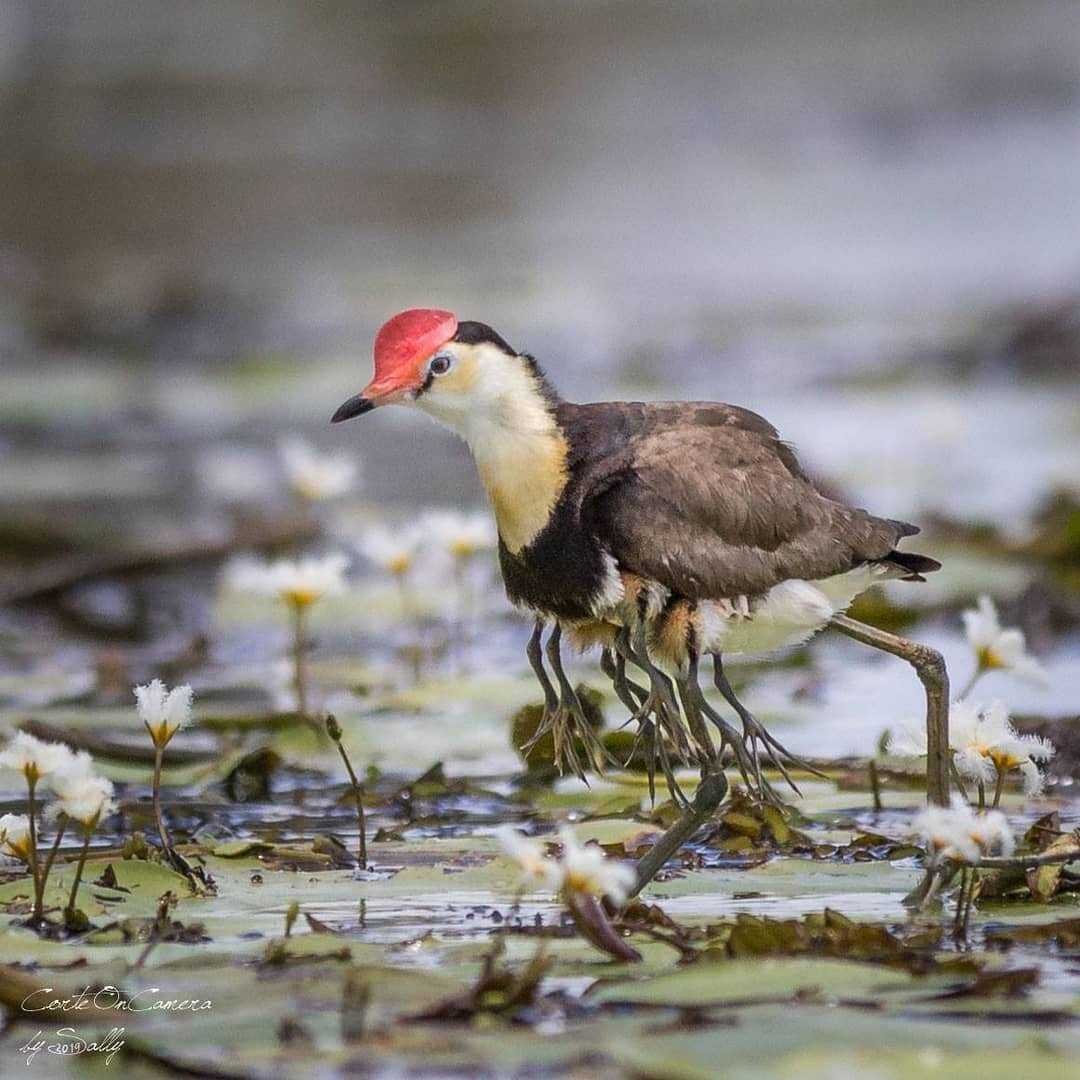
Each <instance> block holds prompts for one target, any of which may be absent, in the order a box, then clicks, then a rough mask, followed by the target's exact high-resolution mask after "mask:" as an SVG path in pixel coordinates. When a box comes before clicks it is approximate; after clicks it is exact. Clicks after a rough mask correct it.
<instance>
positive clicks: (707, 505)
mask: <svg viewBox="0 0 1080 1080" xmlns="http://www.w3.org/2000/svg"><path fill="white" fill-rule="evenodd" d="M386 405H405V406H410V407H413V408H416V409H419V410H420V411H422V412H425V413H427V414H428V415H429V416H431V417H433V418H434V419H435V420H437V421H439V422H441V423H442V424H444V425H446V426H447V427H449V428H450V429H451V430H453V431H454V432H456V433H457V434H458V435H459V436H461V437H462V438H463V439H464V440H465V442H466V443H467V445H468V447H469V449H470V451H471V453H472V456H473V459H474V461H475V464H476V468H477V472H478V474H479V478H480V481H481V484H482V485H483V487H484V489H485V492H486V494H487V497H488V500H489V502H490V504H491V508H492V511H493V513H494V517H495V523H496V525H497V529H498V553H499V563H500V568H501V572H502V577H503V582H504V585H505V589H506V593H507V596H508V598H509V600H510V602H511V603H512V604H514V605H515V606H516V607H518V608H520V609H523V610H524V611H525V612H527V613H528V614H529V615H531V617H532V618H533V620H534V622H533V630H532V634H531V636H530V638H529V642H528V646H527V649H526V652H527V656H528V659H529V662H530V665H531V666H532V668H533V670H534V672H535V673H536V676H537V678H538V680H539V682H540V685H541V687H542V689H543V693H544V700H545V708H544V718H543V721H542V723H541V727H540V729H539V731H538V732H537V735H536V737H537V738H539V737H540V736H541V735H543V734H546V733H548V732H550V733H551V734H552V736H553V739H554V743H555V748H556V757H557V759H558V761H559V763H560V765H561V766H565V767H567V768H569V769H571V770H572V771H573V772H575V773H576V774H577V775H579V776H584V773H585V767H586V764H590V765H592V766H594V767H596V768H598V769H602V768H603V767H604V764H605V761H606V760H609V755H608V753H607V751H606V750H605V749H604V747H603V746H602V744H601V743H600V742H599V740H598V738H597V736H596V735H595V733H594V732H593V729H592V727H591V726H590V725H589V723H588V722H587V720H586V718H585V716H584V712H583V709H582V707H581V703H580V701H579V700H578V697H577V694H576V692H575V690H574V688H573V686H572V684H571V683H570V680H569V679H568V677H567V675H566V671H565V669H564V666H563V662H562V651H561V650H562V642H563V638H564V633H565V636H566V638H567V639H569V640H570V641H571V642H572V644H574V645H576V646H577V647H578V648H582V649H584V648H589V647H593V646H599V647H600V649H601V666H602V668H603V671H604V672H605V674H606V675H607V676H608V677H609V678H610V679H611V681H612V684H613V687H614V689H615V693H616V695H617V696H618V698H619V700H620V701H621V702H622V703H623V704H624V705H625V706H626V708H627V709H628V710H629V711H630V714H631V717H632V719H634V720H635V721H636V722H637V724H638V735H637V738H636V740H635V749H637V748H638V747H640V748H641V751H642V753H643V754H644V755H645V758H646V763H647V770H648V773H649V784H650V789H653V785H654V777H655V772H656V767H657V764H659V766H660V769H661V771H662V773H663V775H664V777H665V779H666V781H667V785H668V788H669V790H670V791H671V793H672V795H673V797H675V798H676V799H677V800H678V801H679V802H681V803H682V804H683V805H684V806H685V805H688V804H687V800H686V798H685V796H684V795H683V794H682V792H681V789H680V787H679V785H678V782H677V779H676V777H675V775H674V766H675V764H676V763H678V762H680V761H687V760H690V761H694V762H696V763H697V764H698V765H699V766H700V768H701V771H702V775H703V776H704V775H706V774H707V773H708V772H709V771H716V770H717V769H718V768H721V767H722V761H723V759H724V756H725V755H730V757H731V759H732V760H733V761H734V763H735V765H736V766H737V767H738V769H739V771H740V772H741V774H742V776H743V779H744V781H745V783H746V785H747V788H748V790H749V791H750V792H751V793H752V794H753V795H755V796H756V797H760V798H767V797H774V796H775V793H774V791H773V789H772V787H771V785H770V784H769V783H768V782H767V781H766V780H765V779H764V777H763V775H762V755H764V757H765V759H766V761H769V762H771V763H772V764H773V766H775V767H776V768H777V769H778V770H779V771H780V772H781V774H782V775H783V776H784V777H785V779H786V780H787V781H788V783H789V784H791V786H792V787H793V788H796V790H797V786H796V784H795V781H794V780H793V778H792V777H791V774H790V768H789V767H790V766H791V765H796V766H799V767H801V768H808V767H809V765H808V763H806V762H803V761H802V760H801V759H799V758H797V757H796V756H795V755H793V754H792V753H791V752H790V751H788V750H787V748H786V747H784V746H783V745H782V744H781V743H780V742H779V741H778V740H777V739H776V738H775V737H774V736H772V735H771V734H770V733H769V732H768V731H767V729H766V728H765V727H764V725H762V724H761V723H760V722H759V721H758V720H757V719H756V718H755V717H754V715H753V714H752V713H751V712H750V710H749V709H747V708H746V707H745V706H744V705H743V704H742V702H741V701H740V700H739V698H738V697H737V696H736V694H735V692H734V690H733V688H732V687H731V684H730V682H729V681H728V679H727V675H726V673H725V669H724V659H725V658H727V657H730V656H733V655H756V654H767V653H772V652H775V651H776V650H779V649H783V648H785V647H789V646H792V645H796V644H800V643H802V642H805V641H806V640H808V639H809V638H810V637H811V636H813V635H814V634H815V633H817V632H818V631H819V630H820V629H822V628H823V627H825V626H826V625H828V624H830V623H833V624H834V625H837V626H838V627H839V628H840V629H845V625H846V624H851V625H849V626H848V627H847V629H845V632H847V633H849V634H850V636H853V637H856V638H858V639H859V640H863V641H865V642H866V643H868V644H876V645H877V646H878V647H881V648H885V649H887V650H888V651H892V652H894V653H896V654H897V655H901V656H904V658H905V659H908V660H910V661H911V662H912V663H914V664H916V666H917V667H918V665H919V663H922V662H923V661H924V660H926V656H924V653H923V652H918V653H917V654H916V653H912V654H910V655H909V654H908V653H905V652H904V651H903V647H902V646H896V645H895V644H890V643H892V642H895V641H902V639H894V638H892V636H891V635H886V634H884V633H883V632H879V631H874V630H873V628H868V627H864V626H863V624H861V623H856V622H855V620H851V619H847V618H846V617H845V616H844V615H843V613H844V612H845V610H846V609H847V607H848V606H849V605H850V603H851V602H852V601H853V600H854V598H855V597H856V596H858V595H859V594H860V593H861V592H863V591H864V590H866V589H867V588H869V587H870V586H872V585H875V584H877V583H879V582H882V581H886V580H890V579H900V580H904V581H924V580H925V575H926V574H927V573H930V572H933V571H935V570H938V569H939V568H940V565H941V564H940V563H939V562H937V561H936V560H935V559H932V558H930V557H929V556H926V555H921V554H917V553H914V552H910V551H906V550H900V548H899V545H900V543H901V542H902V541H903V540H904V539H906V538H907V537H909V536H913V535H915V534H916V533H917V532H918V531H919V529H918V528H917V526H915V525H912V524H910V523H908V522H904V521H899V520H894V519H891V518H883V517H877V516H875V515H873V514H871V513H869V512H868V511H867V510H864V509H859V508H855V507H851V506H848V505H846V504H845V503H843V502H841V501H840V500H839V499H837V498H835V497H833V496H831V495H829V494H827V493H826V492H824V491H822V490H821V489H820V488H819V487H818V486H817V485H816V484H815V483H814V481H813V480H812V479H811V477H810V476H809V475H808V474H807V473H806V472H805V470H804V469H803V468H802V466H801V464H800V463H799V460H798V457H797V455H796V453H795V450H794V449H793V448H792V447H791V446H790V445H789V444H788V443H786V442H785V441H783V439H782V438H781V437H780V434H779V433H778V431H777V430H776V429H775V428H774V427H773V426H772V425H771V424H770V423H769V422H768V421H767V420H765V419H764V418H763V417H761V416H759V415H758V414H757V413H755V412H752V411H751V410H749V409H746V408H742V407H740V406H738V405H729V404H724V403H720V402H709V401H685V402H684V401H659V402H638V401H625V402H623V401H605V402H594V403H586V404H577V403H574V402H570V401H566V400H564V399H563V398H562V397H561V396H560V394H559V393H558V392H557V390H556V389H555V387H554V384H553V383H552V382H551V380H550V379H549V378H548V376H547V375H546V373H545V371H544V370H543V369H542V368H541V366H540V365H539V364H538V363H537V361H536V360H535V358H534V357H533V356H532V355H531V354H529V353H527V352H519V351H518V350H516V349H514V348H512V347H511V346H510V345H509V344H508V343H507V341H506V340H505V339H504V338H503V337H502V336H501V335H500V334H499V333H497V332H496V331H495V330H493V329H492V328H491V327H490V326H488V325H487V324H486V323H482V322H477V321H472V320H459V319H458V318H457V317H456V316H455V315H454V314H453V313H452V312H450V311H445V310H441V309H434V308H413V309H409V310H406V311H402V312H400V313H398V314H396V315H394V316H393V317H392V318H391V319H389V320H388V321H387V322H386V323H385V324H384V325H383V326H382V327H381V328H380V329H379V331H378V333H377V334H376V337H375V342H374V375H373V377H372V379H371V380H370V381H369V382H368V384H367V386H366V387H364V389H363V390H361V391H360V393H358V394H355V395H354V396H352V397H350V398H349V399H348V400H346V401H345V402H344V403H343V404H342V405H341V406H340V407H339V408H338V409H337V411H336V412H335V413H334V414H333V416H332V418H331V422H332V423H341V422H342V421H345V420H349V419H352V418H355V417H358V416H361V415H364V414H366V413H369V412H371V411H373V410H375V409H377V408H381V407H383V406H386ZM852 626H853V627H854V629H852ZM549 627H550V628H551V629H550V633H549V635H548V637H547V640H546V642H545V641H544V637H543V635H544V633H545V631H546V630H547V629H548V628H549ZM875 635H876V636H875ZM913 648H915V647H914V646H913ZM917 648H918V649H923V647H922V646H919V647H917ZM706 657H710V658H711V659H712V664H713V681H714V684H715V686H716V688H717V690H718V691H719V692H720V694H721V696H722V697H723V698H724V699H725V700H726V702H727V703H728V704H729V705H730V706H731V707H732V709H733V710H734V712H735V714H736V716H737V717H738V719H739V721H740V724H741V731H740V730H739V729H737V728H736V727H735V726H734V725H733V724H732V723H731V722H730V721H729V720H728V719H726V718H725V717H724V716H723V715H722V714H721V713H720V712H719V711H718V710H717V709H715V708H714V707H713V706H712V705H711V704H710V702H709V701H708V700H707V699H706V697H705V695H704V693H703V692H702V690H701V688H700V685H699V677H700V675H699V665H700V663H701V662H702V661H703V660H704V658H706ZM930 659H931V660H932V659H933V658H930ZM545 660H546V662H547V667H550V670H551V673H552V675H553V676H554V680H552V677H551V676H549V675H548V672H547V670H546V667H545ZM924 666H925V665H924ZM632 669H636V674H637V678H643V679H644V683H641V682H638V681H637V679H636V678H635V677H634V675H633V674H631V672H632ZM922 675H923V669H920V677H922ZM928 677H929V676H928ZM935 677H936V676H935ZM924 682H926V679H924ZM938 683H940V679H939V680H938ZM926 685H927V687H928V700H929V694H930V690H929V687H930V683H929V682H926ZM928 708H929V706H928ZM928 716H929V713H928ZM928 722H929V721H928ZM710 723H711V724H712V725H713V727H714V728H715V729H716V730H717V732H718V733H719V740H720V749H719V750H717V748H716V747H715V745H714V744H713V741H712V738H711V736H710V733H709V730H708V725H709V724H710ZM582 749H583V750H584V756H585V761H584V762H583V761H582V755H581V751H582ZM654 797H655V792H654Z"/></svg>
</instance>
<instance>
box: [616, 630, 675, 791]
mask: <svg viewBox="0 0 1080 1080" xmlns="http://www.w3.org/2000/svg"><path fill="white" fill-rule="evenodd" d="M615 652H616V665H620V664H621V668H622V671H623V673H624V674H625V665H626V661H627V660H629V661H630V662H631V663H632V664H634V665H635V666H636V667H639V668H640V669H641V670H642V672H644V674H645V675H646V676H647V677H648V679H649V690H648V691H647V692H644V688H643V687H637V684H636V683H632V682H630V681H629V680H627V681H626V682H627V687H635V688H636V689H637V690H638V691H642V692H644V693H643V696H642V694H639V695H638V696H639V698H640V704H639V705H638V707H637V710H636V711H635V712H634V714H633V716H632V717H631V719H632V720H634V721H635V722H636V723H637V724H638V725H639V726H638V735H637V738H636V739H635V740H634V747H633V750H632V751H631V754H630V756H631V758H633V756H634V754H636V753H637V751H638V748H639V747H642V748H643V749H644V751H645V758H646V770H647V772H648V774H649V792H650V796H651V797H652V798H654V799H655V791H656V788H655V773H656V762H657V761H659V762H660V767H661V769H662V770H663V773H664V779H665V781H666V782H667V787H668V791H669V792H670V794H671V797H672V799H674V800H675V802H676V803H678V804H679V805H680V806H685V805H687V798H686V796H685V795H684V794H683V791H682V788H680V787H679V784H678V781H677V780H676V779H675V770H674V768H673V764H672V760H671V755H670V753H669V751H668V741H669V740H670V741H671V743H672V745H673V746H674V748H675V750H676V752H677V753H678V755H679V756H680V757H681V758H684V759H685V758H687V757H689V756H690V744H689V743H688V742H687V740H686V733H685V732H684V731H683V727H682V723H681V722H680V720H679V717H678V714H677V708H678V707H677V706H674V708H675V710H676V715H675V716H672V711H671V710H670V709H669V708H668V704H667V702H668V701H669V700H670V701H671V702H672V704H673V702H674V699H673V698H672V696H671V688H670V684H669V683H667V684H666V676H664V674H663V673H662V672H661V671H659V670H658V669H657V668H656V667H655V666H654V665H653V664H652V662H651V661H650V660H649V658H648V655H647V654H645V655H644V656H642V655H641V654H640V653H639V652H638V651H637V650H636V649H635V648H634V646H633V644H632V643H631V640H630V632H629V630H628V629H627V628H626V627H623V628H622V629H621V630H620V631H619V633H618V634H617V635H616V637H615ZM665 684H666V685H665ZM632 692H633V691H631V693H632ZM665 692H666V693H665ZM653 717H654V718H655V723H654V721H653V719H652V718H653Z"/></svg>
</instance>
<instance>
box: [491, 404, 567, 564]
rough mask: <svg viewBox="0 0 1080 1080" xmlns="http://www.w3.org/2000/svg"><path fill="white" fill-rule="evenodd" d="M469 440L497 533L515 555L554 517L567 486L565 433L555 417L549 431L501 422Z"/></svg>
mask: <svg viewBox="0 0 1080 1080" xmlns="http://www.w3.org/2000/svg"><path fill="white" fill-rule="evenodd" d="M471 445H472V451H473V455H474V456H475V458H476V468H477V471H478V472H479V474H480V481H481V483H482V484H483V485H484V489H485V490H486V491H487V494H488V498H489V499H490V500H491V506H492V509H493V510H494V511H495V522H496V524H497V525H498V527H499V536H500V537H501V538H502V542H503V543H504V544H505V545H506V547H507V549H508V550H509V551H510V553H511V554H515V555H516V554H517V553H518V552H519V551H521V550H522V548H525V547H528V546H529V544H531V543H532V541H533V540H534V539H535V538H536V536H537V535H538V534H539V533H540V531H541V530H542V529H543V528H544V526H545V525H547V524H548V522H549V521H550V520H551V515H552V512H553V511H554V509H555V505H556V503H557V502H558V501H559V496H561V495H562V493H563V489H564V488H565V487H566V482H567V476H568V473H567V442H566V437H565V436H564V435H563V434H562V432H561V431H560V430H559V428H558V426H557V425H556V424H555V423H554V420H552V423H551V426H550V430H547V431H537V430H535V428H526V429H517V430H515V429H514V428H509V427H502V428H501V429H500V430H498V431H493V432H492V433H491V434H490V436H489V437H487V438H481V439H479V440H477V441H475V442H472V443H471Z"/></svg>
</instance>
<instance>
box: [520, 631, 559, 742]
mask: <svg viewBox="0 0 1080 1080" xmlns="http://www.w3.org/2000/svg"><path fill="white" fill-rule="evenodd" d="M545 625H546V623H545V622H544V620H543V619H537V620H536V622H535V623H533V632H532V634H530V635H529V643H528V645H526V646H525V655H526V656H527V657H528V658H529V664H530V666H531V667H532V669H533V673H534V674H535V675H536V679H537V682H539V683H540V689H541V690H543V692H544V712H543V715H542V716H541V717H540V723H539V724H538V725H537V727H536V731H535V733H534V734H533V735H532V737H531V738H530V739H529V740H528V742H526V743H525V745H524V746H522V747H521V752H522V754H524V755H525V757H526V759H528V756H529V752H530V751H531V750H532V748H533V747H534V746H535V745H536V744H537V743H538V742H539V741H540V740H541V739H542V738H543V737H544V736H545V735H547V734H548V732H550V731H551V730H552V728H553V727H554V724H555V714H556V713H557V712H558V711H559V696H558V694H556V693H555V687H554V686H552V685H551V680H550V679H549V678H548V673H547V671H546V670H545V668H544V651H543V649H542V647H541V644H540V643H541V639H542V637H543V634H544V626H545Z"/></svg>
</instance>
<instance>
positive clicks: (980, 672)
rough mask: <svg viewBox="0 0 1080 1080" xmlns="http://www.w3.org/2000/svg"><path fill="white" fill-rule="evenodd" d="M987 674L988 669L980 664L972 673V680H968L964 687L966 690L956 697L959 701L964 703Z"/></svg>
mask: <svg viewBox="0 0 1080 1080" xmlns="http://www.w3.org/2000/svg"><path fill="white" fill-rule="evenodd" d="M985 674H986V668H985V667H983V665H982V664H979V665H978V666H977V667H976V668H975V670H974V671H973V672H972V673H971V678H970V679H968V681H967V683H966V684H965V685H964V689H963V690H961V691H960V693H959V694H957V696H956V700H957V701H963V700H964V698H966V697H967V696H968V694H970V693H971V691H972V690H974V689H975V684H976V683H977V682H978V681H979V680H980V679H981V678H982V677H983V676H984V675H985Z"/></svg>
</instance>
